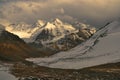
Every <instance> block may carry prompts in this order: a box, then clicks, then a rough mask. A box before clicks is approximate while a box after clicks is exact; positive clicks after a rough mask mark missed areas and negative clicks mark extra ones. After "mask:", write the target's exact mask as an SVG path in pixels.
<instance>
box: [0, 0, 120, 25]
mask: <svg viewBox="0 0 120 80" xmlns="http://www.w3.org/2000/svg"><path fill="white" fill-rule="evenodd" d="M119 3H120V1H119V0H89V1H88V0H87V1H86V0H77V1H75V0H65V1H64V0H60V1H58V0H57V1H56V0H0V23H3V22H5V21H7V22H12V23H15V22H17V23H18V22H22V21H23V22H26V23H32V24H33V23H34V22H36V21H37V20H38V19H44V20H50V19H53V18H56V17H58V18H60V19H61V20H62V21H67V22H72V21H74V20H78V21H80V22H84V23H87V24H90V25H93V26H95V27H101V26H103V25H105V24H106V23H107V22H109V21H112V20H114V19H115V18H118V17H119V14H120V10H119V7H120V5H119ZM71 5H72V6H71Z"/></svg>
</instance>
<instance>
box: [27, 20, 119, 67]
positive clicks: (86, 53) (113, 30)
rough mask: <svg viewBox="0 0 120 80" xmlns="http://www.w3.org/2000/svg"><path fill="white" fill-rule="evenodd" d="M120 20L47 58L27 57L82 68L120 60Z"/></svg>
mask: <svg viewBox="0 0 120 80" xmlns="http://www.w3.org/2000/svg"><path fill="white" fill-rule="evenodd" d="M119 41H120V20H116V21H113V22H110V23H108V24H106V25H105V26H104V27H102V28H101V29H99V30H98V31H97V32H96V33H95V34H94V35H93V36H92V37H91V38H89V39H88V40H87V41H85V42H83V43H82V44H80V45H78V46H76V47H74V48H72V49H70V50H68V51H64V52H60V53H57V54H55V55H52V56H50V57H47V58H31V59H27V60H28V61H32V62H34V63H36V64H38V65H40V66H46V67H51V68H62V69H81V68H85V67H91V66H96V65H102V64H108V63H116V62H119V61H120V43H119Z"/></svg>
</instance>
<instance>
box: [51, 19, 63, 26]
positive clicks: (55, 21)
mask: <svg viewBox="0 0 120 80" xmlns="http://www.w3.org/2000/svg"><path fill="white" fill-rule="evenodd" d="M53 23H54V24H55V25H57V24H62V23H63V22H62V21H61V20H60V19H58V18H55V19H54V21H53Z"/></svg>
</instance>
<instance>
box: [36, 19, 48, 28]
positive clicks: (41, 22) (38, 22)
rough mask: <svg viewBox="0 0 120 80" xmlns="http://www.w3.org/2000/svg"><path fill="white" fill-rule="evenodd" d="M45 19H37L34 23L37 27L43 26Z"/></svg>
mask: <svg viewBox="0 0 120 80" xmlns="http://www.w3.org/2000/svg"><path fill="white" fill-rule="evenodd" d="M45 23H46V22H45V21H43V20H37V22H36V25H37V26H38V27H39V26H44V25H45Z"/></svg>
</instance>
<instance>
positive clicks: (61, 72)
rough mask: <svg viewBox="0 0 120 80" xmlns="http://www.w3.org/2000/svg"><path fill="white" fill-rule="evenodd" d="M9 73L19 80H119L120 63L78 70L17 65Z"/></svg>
mask: <svg viewBox="0 0 120 80" xmlns="http://www.w3.org/2000/svg"><path fill="white" fill-rule="evenodd" d="M11 73H12V74H13V75H15V76H16V77H17V78H19V80H120V63H111V64H106V65H100V66H95V67H90V68H84V69H80V70H72V69H55V68H54V69H53V68H46V67H40V66H37V65H33V66H30V65H25V64H22V63H17V64H15V65H14V66H13V67H12V68H11Z"/></svg>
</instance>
